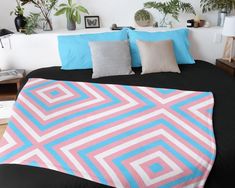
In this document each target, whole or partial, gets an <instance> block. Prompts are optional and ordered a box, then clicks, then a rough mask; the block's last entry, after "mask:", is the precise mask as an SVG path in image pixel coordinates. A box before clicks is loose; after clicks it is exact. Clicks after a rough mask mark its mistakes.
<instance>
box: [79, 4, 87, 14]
mask: <svg viewBox="0 0 235 188" xmlns="http://www.w3.org/2000/svg"><path fill="white" fill-rule="evenodd" d="M78 10H79V11H80V12H82V13H85V14H89V12H88V10H87V9H86V8H85V7H83V6H81V5H78Z"/></svg>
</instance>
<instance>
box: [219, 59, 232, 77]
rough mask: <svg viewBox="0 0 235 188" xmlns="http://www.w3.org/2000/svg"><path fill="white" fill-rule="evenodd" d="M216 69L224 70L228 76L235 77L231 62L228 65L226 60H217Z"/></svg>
mask: <svg viewBox="0 0 235 188" xmlns="http://www.w3.org/2000/svg"><path fill="white" fill-rule="evenodd" d="M216 67H218V68H220V69H222V70H224V71H225V72H227V73H228V74H230V75H232V76H234V77H235V61H232V62H231V63H229V62H228V61H226V60H223V59H217V60H216Z"/></svg>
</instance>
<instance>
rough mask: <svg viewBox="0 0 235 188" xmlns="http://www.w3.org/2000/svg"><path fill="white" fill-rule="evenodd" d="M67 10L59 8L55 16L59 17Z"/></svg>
mask: <svg viewBox="0 0 235 188" xmlns="http://www.w3.org/2000/svg"><path fill="white" fill-rule="evenodd" d="M66 10H67V8H66V7H64V8H61V9H60V10H58V11H57V12H56V13H55V16H60V15H62V14H64V13H65V12H66Z"/></svg>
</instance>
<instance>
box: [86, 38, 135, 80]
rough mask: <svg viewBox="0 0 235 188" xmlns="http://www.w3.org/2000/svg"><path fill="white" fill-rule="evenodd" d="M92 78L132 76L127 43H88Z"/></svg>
mask: <svg viewBox="0 0 235 188" xmlns="http://www.w3.org/2000/svg"><path fill="white" fill-rule="evenodd" d="M89 45H90V50H91V56H92V64H93V75H92V78H99V77H105V76H116V75H130V74H134V73H133V71H132V69H131V55H130V47H129V42H128V41H115V42H110V41H109V42H90V43H89Z"/></svg>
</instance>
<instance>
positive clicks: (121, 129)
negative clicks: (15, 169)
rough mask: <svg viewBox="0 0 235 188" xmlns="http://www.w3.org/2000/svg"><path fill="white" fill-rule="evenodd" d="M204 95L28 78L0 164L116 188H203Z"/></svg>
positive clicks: (207, 130) (210, 151) (211, 149)
mask: <svg viewBox="0 0 235 188" xmlns="http://www.w3.org/2000/svg"><path fill="white" fill-rule="evenodd" d="M213 105H214V99H213V95H212V93H210V92H194V91H181V90H174V89H158V88H149V87H137V86H125V85H111V84H96V83H85V82H69V81H54V80H45V79H30V80H29V81H28V83H27V84H26V85H25V87H24V88H23V90H22V91H21V93H20V95H19V97H18V99H17V101H16V103H15V106H14V110H13V115H12V117H11V119H10V122H9V126H8V127H7V130H6V132H5V134H4V136H3V138H2V140H1V141H0V163H1V164H22V165H29V166H35V167H43V168H48V169H52V170H56V171H60V172H64V173H67V174H70V175H75V176H79V177H82V178H85V179H88V180H92V181H95V182H98V183H102V184H106V185H110V186H114V187H123V188H128V187H133V188H136V187H141V188H142V187H203V186H204V184H205V181H206V179H207V177H208V175H209V172H210V170H211V168H212V165H213V163H214V160H215V150H216V146H215V139H214V133H213V125H212V112H213Z"/></svg>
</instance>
